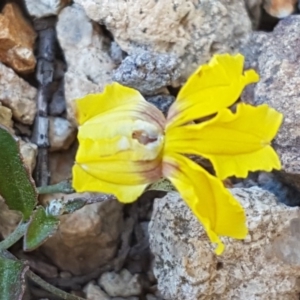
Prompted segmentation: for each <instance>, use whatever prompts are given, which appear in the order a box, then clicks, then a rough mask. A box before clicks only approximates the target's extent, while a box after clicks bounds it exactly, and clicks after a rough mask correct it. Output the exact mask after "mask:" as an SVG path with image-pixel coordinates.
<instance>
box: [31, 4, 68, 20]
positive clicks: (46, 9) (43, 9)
mask: <svg viewBox="0 0 300 300" xmlns="http://www.w3.org/2000/svg"><path fill="white" fill-rule="evenodd" d="M70 2H71V0H25V5H26V8H27V11H28V12H29V14H30V15H31V16H33V17H36V18H42V17H47V16H51V15H57V14H58V13H59V11H60V10H61V9H62V8H63V7H65V6H66V5H68V4H69V3H70Z"/></svg>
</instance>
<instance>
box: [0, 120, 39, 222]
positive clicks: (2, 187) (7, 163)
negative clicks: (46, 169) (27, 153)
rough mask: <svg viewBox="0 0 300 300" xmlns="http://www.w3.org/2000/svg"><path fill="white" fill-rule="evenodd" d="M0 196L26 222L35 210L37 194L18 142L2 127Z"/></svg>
mask: <svg viewBox="0 0 300 300" xmlns="http://www.w3.org/2000/svg"><path fill="white" fill-rule="evenodd" d="M0 195H1V196H2V197H3V198H4V199H5V202H6V204H7V205H8V207H9V208H10V209H13V210H18V211H20V212H21V213H22V214H23V216H24V220H25V221H26V220H27V219H28V218H29V217H30V214H31V212H32V210H33V209H34V207H35V205H36V201H37V193H36V190H35V186H34V184H33V180H32V178H31V176H30V175H29V173H28V171H27V170H26V167H25V166H24V164H23V161H22V158H21V156H20V152H19V145H18V142H17V141H16V140H15V139H14V137H13V136H12V135H11V134H10V133H9V132H8V131H7V130H6V129H5V128H4V127H3V126H0Z"/></svg>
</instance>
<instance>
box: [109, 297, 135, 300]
mask: <svg viewBox="0 0 300 300" xmlns="http://www.w3.org/2000/svg"><path fill="white" fill-rule="evenodd" d="M139 299H140V298H139V297H126V298H123V297H114V298H111V300H139Z"/></svg>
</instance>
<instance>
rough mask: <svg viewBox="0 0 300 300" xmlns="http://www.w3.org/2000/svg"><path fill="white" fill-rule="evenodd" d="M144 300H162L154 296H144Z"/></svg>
mask: <svg viewBox="0 0 300 300" xmlns="http://www.w3.org/2000/svg"><path fill="white" fill-rule="evenodd" d="M146 300H163V299H161V298H157V297H156V296H154V295H151V294H147V295H146Z"/></svg>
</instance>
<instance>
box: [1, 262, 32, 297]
mask: <svg viewBox="0 0 300 300" xmlns="http://www.w3.org/2000/svg"><path fill="white" fill-rule="evenodd" d="M28 268H29V267H28V266H27V265H26V264H24V263H22V262H20V261H14V260H10V259H5V258H2V257H0V291H1V292H0V300H8V299H14V300H21V299H22V298H23V294H24V291H25V278H24V277H25V273H26V271H27V270H28Z"/></svg>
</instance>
